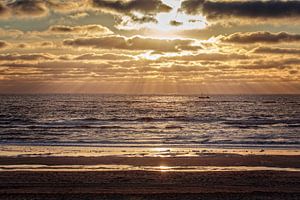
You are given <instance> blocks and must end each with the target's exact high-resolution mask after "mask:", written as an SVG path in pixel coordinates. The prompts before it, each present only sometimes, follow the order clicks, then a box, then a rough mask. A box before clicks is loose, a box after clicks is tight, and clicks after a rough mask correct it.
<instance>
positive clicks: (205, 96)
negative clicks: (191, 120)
mask: <svg viewBox="0 0 300 200" xmlns="http://www.w3.org/2000/svg"><path fill="white" fill-rule="evenodd" d="M198 98H199V99H209V98H210V96H207V95H203V94H201V96H199V97H198Z"/></svg>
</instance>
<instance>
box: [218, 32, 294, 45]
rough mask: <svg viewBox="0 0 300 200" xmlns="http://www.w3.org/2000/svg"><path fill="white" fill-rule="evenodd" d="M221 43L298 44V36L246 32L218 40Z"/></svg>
mask: <svg viewBox="0 0 300 200" xmlns="http://www.w3.org/2000/svg"><path fill="white" fill-rule="evenodd" d="M220 39H221V41H223V42H230V43H241V44H249V43H280V42H299V41H300V34H291V33H286V32H280V33H270V32H247V33H240V32H239V33H234V34H231V35H229V36H223V37H221V38H220Z"/></svg>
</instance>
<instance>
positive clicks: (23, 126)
mask: <svg viewBox="0 0 300 200" xmlns="http://www.w3.org/2000/svg"><path fill="white" fill-rule="evenodd" d="M0 105H1V106H0V141H1V143H2V144H21V145H22V144H39V145H75V146H77V145H78V146H79V145H80V146H91V145H95V146H191V145H212V146H213V145H215V146H222V145H224V146H241V147H244V146H260V147H268V146H270V147H287V148H289V147H293V148H298V147H299V146H300V135H299V134H300V96H299V95H298V96H296V95H285V96H284V95H281V96H280V95H273V96H271V95H265V96H257V95H256V96H250V95H245V96H233V95H227V96H226V95H219V96H217V95H214V96H211V97H210V98H208V99H201V98H198V96H174V95H168V96H155V95H148V96H146V95H144V96H130V95H71V94H68V95H1V96H0Z"/></svg>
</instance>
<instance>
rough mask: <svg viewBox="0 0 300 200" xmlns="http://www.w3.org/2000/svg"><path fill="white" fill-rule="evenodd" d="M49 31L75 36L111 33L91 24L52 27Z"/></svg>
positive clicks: (106, 29) (104, 28)
mask: <svg viewBox="0 0 300 200" xmlns="http://www.w3.org/2000/svg"><path fill="white" fill-rule="evenodd" d="M49 31H52V32H57V33H66V34H69V33H77V34H89V33H92V34H96V33H97V34H109V33H112V32H111V31H110V30H109V29H108V28H106V27H103V26H100V25H96V24H91V25H83V26H64V25H54V26H51V27H50V28H49Z"/></svg>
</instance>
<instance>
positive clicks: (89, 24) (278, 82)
mask: <svg viewBox="0 0 300 200" xmlns="http://www.w3.org/2000/svg"><path fill="white" fill-rule="evenodd" d="M299 44H300V1H298V0H293V1H289V0H264V1H262V0H218V1H215V0H72V1H70V0H0V93H122V94H123V93H124V94H154V93H155V94H199V93H205V94H300V56H299V55H300V45H299Z"/></svg>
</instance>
